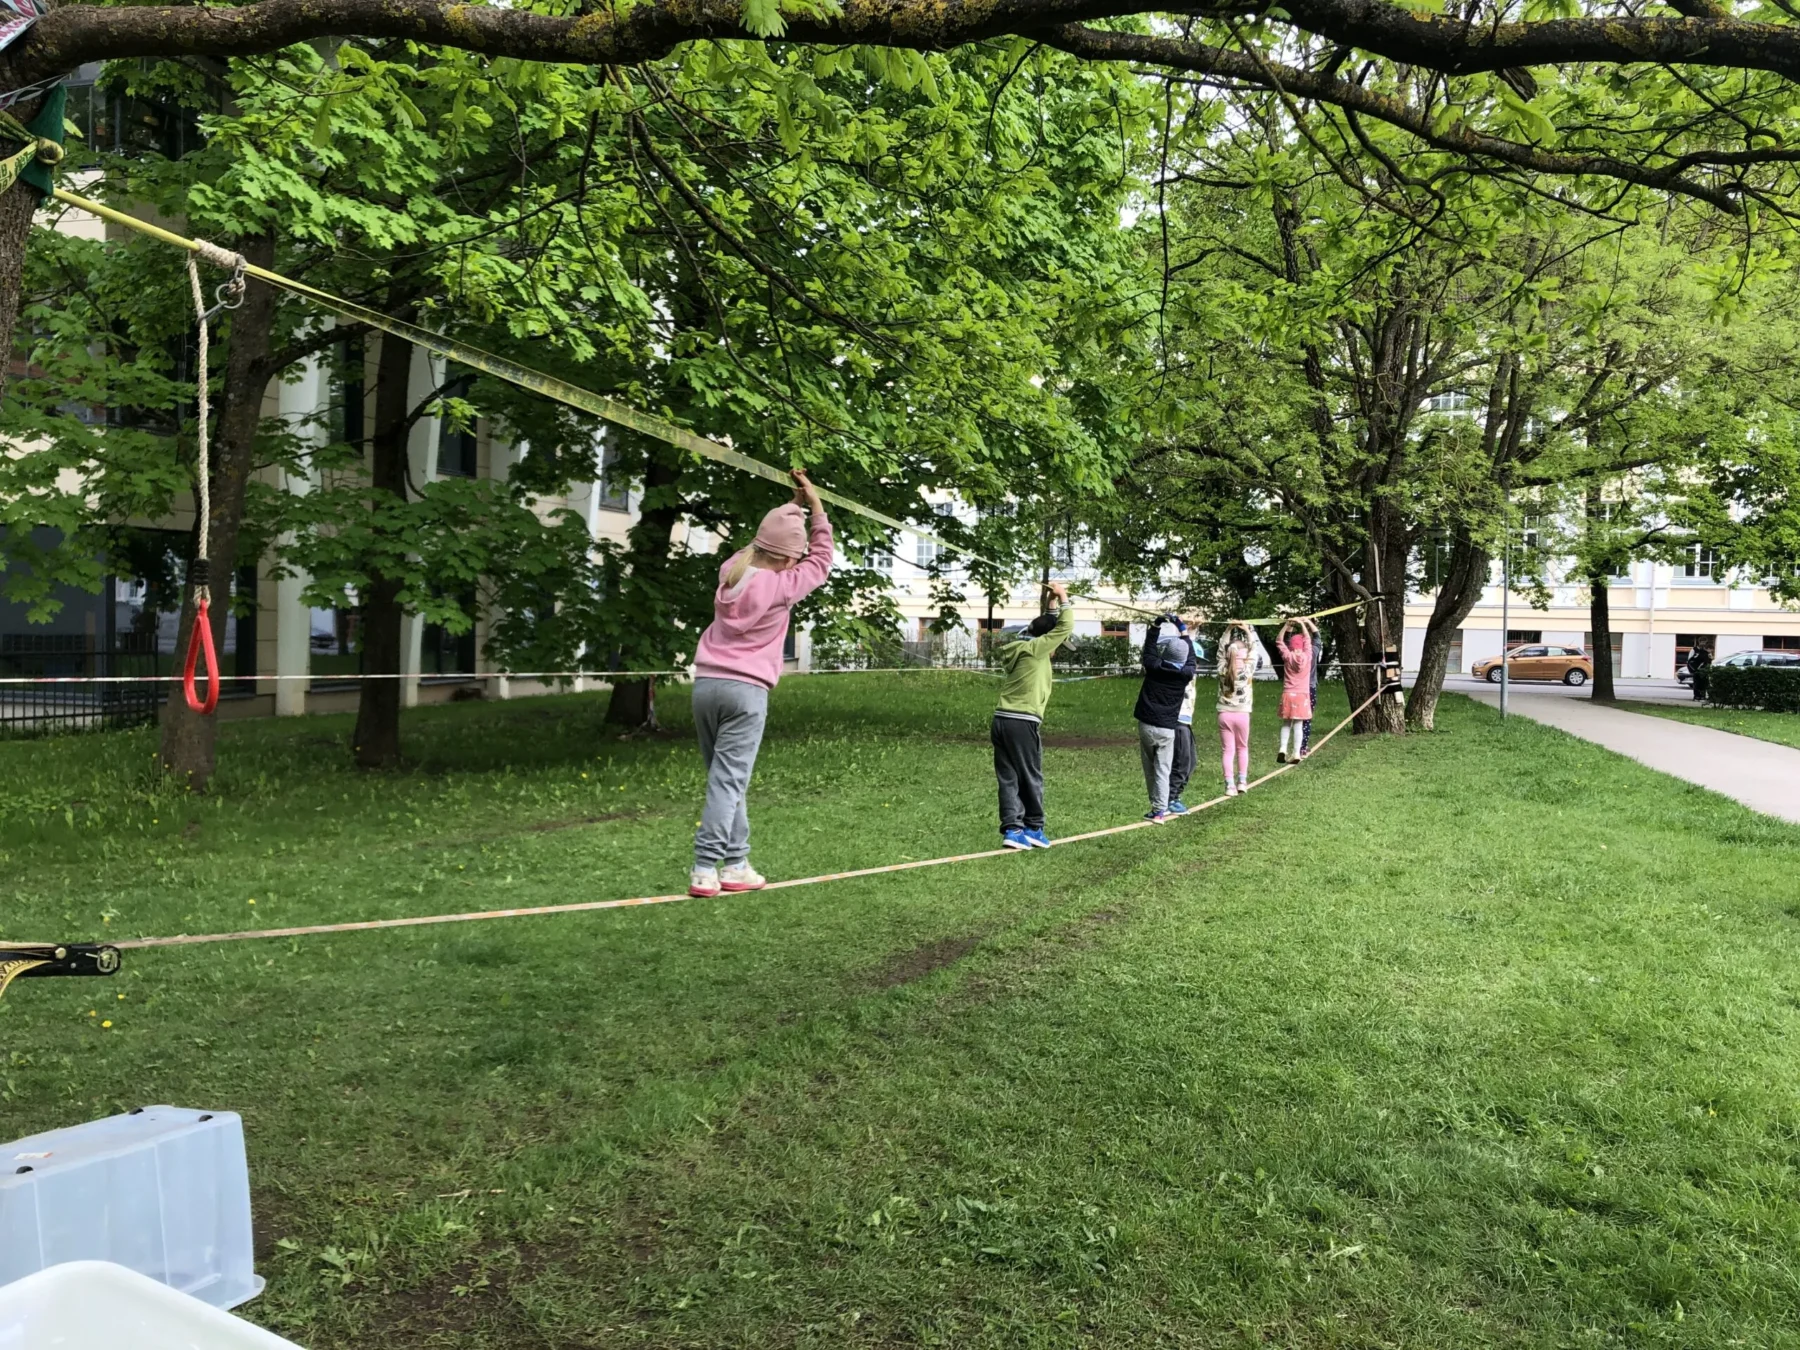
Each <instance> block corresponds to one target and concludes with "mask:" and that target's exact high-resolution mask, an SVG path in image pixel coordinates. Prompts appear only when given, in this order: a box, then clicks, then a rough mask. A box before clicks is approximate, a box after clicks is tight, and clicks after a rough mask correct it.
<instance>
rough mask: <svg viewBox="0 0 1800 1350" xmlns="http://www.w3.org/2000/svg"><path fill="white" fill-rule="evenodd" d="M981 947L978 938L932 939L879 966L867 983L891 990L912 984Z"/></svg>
mask: <svg viewBox="0 0 1800 1350" xmlns="http://www.w3.org/2000/svg"><path fill="white" fill-rule="evenodd" d="M980 945H981V936H980V934H971V935H969V936H967V937H947V938H934V939H933V940H932V941H930V942H922V943H920V944H919V945H918V946H917V947H914V948H912V949H911V950H910V951H904V952H901V953H900V954H899V955H897V956H895V957H894V958H892V959H891V960H889V961H888V962H886V963H885V964H884V965H882V966H881V967H880V968H879V969H877V970H876V971H875V972H874V974H873V975H872V976H870V978H869V983H870V984H872V985H874V986H875V987H876V988H877V989H894V988H897V987H898V986H900V985H903V984H911V983H913V982H914V981H915V980H922V979H924V978H925V977H926V976H927V975H930V974H932V973H933V972H935V971H939V970H942V969H944V968H945V967H946V966H953V965H955V964H956V963H957V962H958V961H960V960H962V959H963V957H965V956H967V955H968V954H969V953H970V952H972V951H974V950H975V948H976V947H978V946H980Z"/></svg>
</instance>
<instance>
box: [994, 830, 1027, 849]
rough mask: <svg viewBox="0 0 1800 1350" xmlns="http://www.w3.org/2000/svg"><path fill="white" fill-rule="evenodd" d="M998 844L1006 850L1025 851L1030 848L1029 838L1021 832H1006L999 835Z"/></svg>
mask: <svg viewBox="0 0 1800 1350" xmlns="http://www.w3.org/2000/svg"><path fill="white" fill-rule="evenodd" d="M1000 843H1001V844H1002V846H1004V847H1006V848H1017V849H1027V848H1030V847H1031V836H1030V835H1028V834H1026V833H1025V831H1023V830H1006V831H1004V832H1003V833H1002V834H1001V835H1000Z"/></svg>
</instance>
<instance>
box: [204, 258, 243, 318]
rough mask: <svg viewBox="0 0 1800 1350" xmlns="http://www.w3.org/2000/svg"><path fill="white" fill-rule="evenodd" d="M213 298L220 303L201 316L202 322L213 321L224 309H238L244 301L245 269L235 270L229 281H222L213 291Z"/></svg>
mask: <svg viewBox="0 0 1800 1350" xmlns="http://www.w3.org/2000/svg"><path fill="white" fill-rule="evenodd" d="M213 299H214V300H216V301H217V302H218V303H217V304H215V305H214V306H213V307H212V308H211V309H209V310H207V311H206V313H204V314H202V315H201V316H200V322H201V323H211V322H212V321H213V320H214V319H216V318H217V317H218V316H219V313H220V312H221V311H222V310H227V309H237V308H238V307H239V306H241V305H242V304H243V303H244V273H243V269H241V268H240V269H239V270H237V271H236V272H233V273H232V274H231V279H230V280H229V281H222V282H220V283H219V286H218V289H216V290H215V291H214V292H213Z"/></svg>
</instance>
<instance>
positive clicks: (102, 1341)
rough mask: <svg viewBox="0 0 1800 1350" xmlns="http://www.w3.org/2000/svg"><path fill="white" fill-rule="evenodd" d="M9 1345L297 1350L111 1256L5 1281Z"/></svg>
mask: <svg viewBox="0 0 1800 1350" xmlns="http://www.w3.org/2000/svg"><path fill="white" fill-rule="evenodd" d="M0 1346H4V1347H5V1350H300V1347H298V1346H297V1345H295V1344H294V1343H293V1342H292V1341H284V1340H282V1339H281V1337H279V1336H277V1335H275V1334H274V1333H273V1332H271V1331H264V1330H263V1329H262V1328H261V1327H259V1326H253V1325H252V1324H251V1323H249V1322H246V1321H244V1320H243V1319H242V1318H238V1317H233V1316H232V1315H231V1314H230V1313H228V1312H223V1311H221V1310H220V1309H218V1308H213V1307H209V1306H208V1305H206V1304H204V1303H202V1302H200V1300H199V1299H196V1298H189V1297H188V1296H187V1295H186V1294H178V1293H176V1292H175V1291H174V1290H173V1289H171V1288H169V1287H168V1286H167V1285H163V1284H158V1283H157V1282H156V1281H155V1280H147V1279H145V1278H144V1277H143V1276H142V1275H139V1274H137V1273H136V1272H135V1271H130V1270H126V1269H125V1267H123V1266H115V1265H113V1264H111V1263H110V1262H107V1261H73V1262H70V1263H69V1264H67V1265H61V1266H52V1267H51V1268H50V1269H49V1270H44V1271H39V1272H38V1273H37V1274H36V1275H27V1276H26V1277H25V1278H24V1279H22V1280H19V1281H17V1282H16V1283H13V1284H7V1285H0Z"/></svg>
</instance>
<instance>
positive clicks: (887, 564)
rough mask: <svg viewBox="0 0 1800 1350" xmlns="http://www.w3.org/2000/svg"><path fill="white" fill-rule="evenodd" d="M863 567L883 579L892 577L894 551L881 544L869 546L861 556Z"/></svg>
mask: <svg viewBox="0 0 1800 1350" xmlns="http://www.w3.org/2000/svg"><path fill="white" fill-rule="evenodd" d="M863 566H864V567H867V568H869V569H870V570H871V571H874V572H877V573H879V574H880V575H882V576H884V577H891V576H893V575H894V551H893V550H892V549H890V548H887V547H886V546H885V545H882V544H870V545H869V551H868V552H867V553H866V554H864V555H863Z"/></svg>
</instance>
